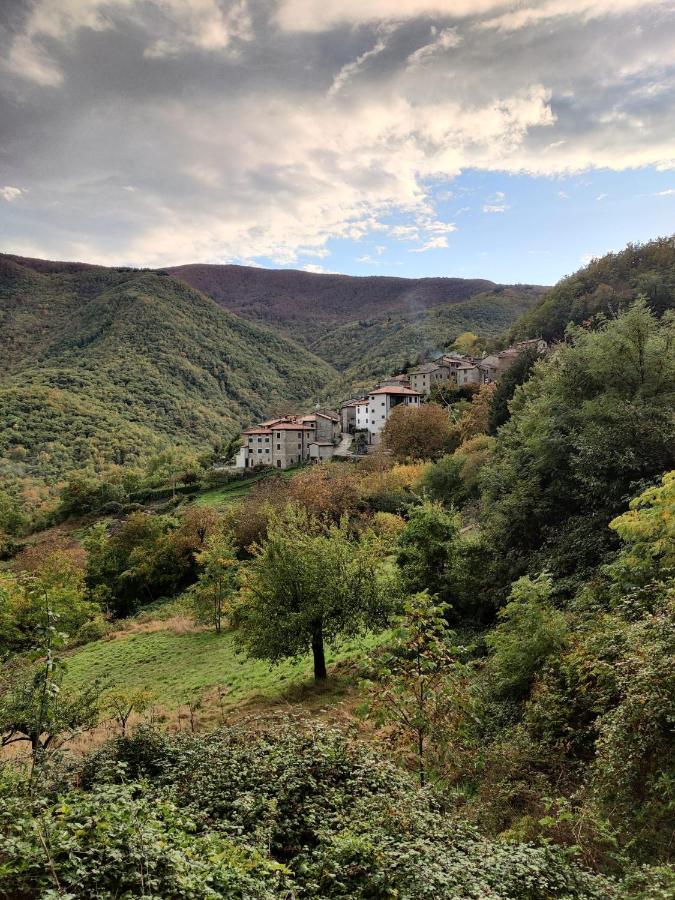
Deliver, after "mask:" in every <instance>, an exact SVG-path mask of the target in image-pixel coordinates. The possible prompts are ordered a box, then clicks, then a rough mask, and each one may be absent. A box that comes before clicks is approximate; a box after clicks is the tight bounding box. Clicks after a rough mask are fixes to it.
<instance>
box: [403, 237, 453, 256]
mask: <svg viewBox="0 0 675 900" xmlns="http://www.w3.org/2000/svg"><path fill="white" fill-rule="evenodd" d="M447 246H448V239H447V238H446V237H443V235H439V236H438V237H433V238H430V239H429V240H428V241H427V242H426V243H424V244H422V246H421V247H410V249H409V250H408V253H426V251H427V250H442V249H443V248H444V247H447Z"/></svg>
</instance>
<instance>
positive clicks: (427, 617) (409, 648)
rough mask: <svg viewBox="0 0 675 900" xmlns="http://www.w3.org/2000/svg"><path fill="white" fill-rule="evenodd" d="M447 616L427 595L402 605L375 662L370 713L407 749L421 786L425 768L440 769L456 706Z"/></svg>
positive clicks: (445, 610)
mask: <svg viewBox="0 0 675 900" xmlns="http://www.w3.org/2000/svg"><path fill="white" fill-rule="evenodd" d="M447 612H448V611H447V609H446V608H445V607H444V606H442V605H438V603H437V601H436V600H435V599H434V598H433V597H430V596H429V594H428V593H427V592H426V591H423V592H422V593H419V594H415V595H414V596H413V597H411V598H410V599H408V600H406V601H405V603H404V604H403V613H402V615H401V616H400V617H399V619H398V622H397V624H396V627H395V628H394V632H393V635H392V638H393V639H392V642H391V645H390V646H389V647H388V648H387V649H386V650H385V651H383V652H382V653H380V654H379V655H378V657H376V660H375V664H376V669H375V673H374V681H373V684H372V689H371V696H372V698H373V702H374V706H375V709H376V710H377V709H379V710H380V711H381V712H382V713H383V714H384V718H385V720H386V721H388V722H390V723H392V725H393V727H394V730H395V733H396V734H397V735H399V736H401V737H403V738H404V740H405V741H406V742H407V743H408V745H409V746H410V748H411V752H412V755H413V757H414V758H415V768H416V769H417V773H418V776H419V780H420V785H421V786H422V787H423V786H424V783H425V781H426V779H427V772H428V769H429V766H430V764H431V765H432V766H433V765H434V763H435V764H436V767H437V768H440V767H441V766H440V760H439V757H441V758H442V755H443V753H444V750H445V747H446V745H447V742H448V739H449V737H450V730H451V719H452V718H453V717H454V714H455V712H456V706H457V704H456V700H455V692H454V691H453V685H452V683H451V677H450V676H451V673H452V670H453V667H454V668H456V667H457V665H456V664H455V665H454V666H453V659H452V656H451V652H450V644H449V639H450V638H451V637H452V634H451V633H450V632H448V629H447V624H446V615H447Z"/></svg>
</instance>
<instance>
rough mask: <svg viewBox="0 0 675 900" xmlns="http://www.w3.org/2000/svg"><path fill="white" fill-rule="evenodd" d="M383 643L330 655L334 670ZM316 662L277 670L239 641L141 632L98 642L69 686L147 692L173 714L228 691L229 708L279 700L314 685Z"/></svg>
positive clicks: (80, 653) (348, 645)
mask: <svg viewBox="0 0 675 900" xmlns="http://www.w3.org/2000/svg"><path fill="white" fill-rule="evenodd" d="M382 640H383V635H372V634H368V635H366V636H364V637H361V638H358V639H354V640H350V641H348V642H345V643H344V644H342V645H341V646H340V647H339V648H338V649H337V650H328V651H327V654H326V659H327V662H328V664H329V665H331V664H334V663H336V662H341V661H344V660H347V659H353V658H356V659H359V658H361V657H362V656H363V655H364V654H365V653H366V652H368V650H370V649H371V648H372V647H374V646H377V645H378V644H379V643H381V641H382ZM311 670H312V666H311V660H310V658H309V657H305V658H303V659H300V660H298V661H294V660H287V661H285V662H283V663H281V664H280V665H278V666H275V667H274V668H271V667H270V666H269V665H268V664H267V663H265V662H261V661H259V660H253V659H248V658H247V657H246V656H244V655H242V654H239V653H237V652H236V648H235V642H234V636H233V635H232V634H229V633H223V634H220V635H218V634H215V632H211V631H208V632H207V631H187V632H185V633H182V634H178V633H175V632H173V631H170V630H165V631H150V632H138V633H131V634H128V635H123V636H120V637H115V638H112V639H109V640H102V641H96V642H94V643H92V644H87V645H86V646H85V647H82V648H81V649H79V650H77V651H75V652H74V653H73V654H72V655H71V656H70V657H69V658H68V665H67V676H66V683H67V684H71V685H73V686H77V687H81V686H83V685H86V684H90V683H91V682H92V681H93V680H95V679H101V680H102V682H104V683H105V684H109V685H110V686H113V685H114V686H115V687H116V688H137V687H142V688H146V689H147V690H149V691H152V692H153V694H154V695H155V696H156V698H157V700H158V702H160V703H161V704H162V705H163V706H165V707H166V708H168V709H172V708H175V707H176V706H178V705H179V704H181V703H184V702H186V701H187V700H189V699H190V698H192V697H194V696H196V695H202V694H205V693H208V692H209V691H210V690H213V689H214V688H215V687H216V686H217V685H223V686H225V687H226V688H227V703H228V704H233V703H239V702H242V701H245V700H249V699H253V698H255V697H263V698H266V699H274V698H275V697H278V696H279V695H280V694H281V693H282V692H284V691H286V690H287V689H288V688H289V687H291V686H295V685H300V684H303V683H305V682H307V681H309V680H311Z"/></svg>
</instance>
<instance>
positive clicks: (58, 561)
mask: <svg viewBox="0 0 675 900" xmlns="http://www.w3.org/2000/svg"><path fill="white" fill-rule="evenodd" d="M45 598H48V602H49V606H50V609H51V611H52V614H53V615H54V616H56V617H57V618H58V621H59V629H60V630H61V631H62V632H63V633H64V634H65V638H64V640H65V641H66V642H67V643H73V642H75V640H76V636H77V635H78V634H79V633H80V631H81V629H82V628H83V627H85V626H86V625H87V624H88V623H90V622H92V621H94V620H95V619H96V618H97V617H98V616H99V613H100V609H99V607H98V605H97V604H96V603H93V602H91V601H90V600H88V599H87V597H86V593H85V587H84V576H83V573H82V571H81V569H79V568H78V567H77V566H75V565H74V564H73V563H72V562H71V561H70V560H69V559H67V558H66V557H64V556H62V555H61V554H59V553H53V554H51V555H50V556H49V557H47V559H46V560H45V561H44V564H43V566H42V569H41V571H40V572H39V574H37V575H33V576H29V575H22V576H18V575H15V574H13V573H11V572H8V571H1V570H0V658H2V656H3V655H5V654H7V653H9V652H20V651H25V650H32V649H33V648H34V647H35V646H36V645H37V644H38V643H39V641H40V640H41V637H42V635H43V631H44V627H45V625H44V610H45V602H46V600H45Z"/></svg>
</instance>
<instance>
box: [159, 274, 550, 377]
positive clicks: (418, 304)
mask: <svg viewBox="0 0 675 900" xmlns="http://www.w3.org/2000/svg"><path fill="white" fill-rule="evenodd" d="M167 271H169V272H171V274H173V275H175V276H176V277H177V278H180V279H182V280H183V281H186V282H187V283H188V284H190V285H192V286H193V287H195V288H197V289H199V290H201V291H203V292H204V293H205V294H208V296H210V297H212V298H213V299H214V300H215V301H216V302H217V303H219V304H221V305H222V306H224V307H225V309H229V310H231V311H232V312H235V313H237V315H241V316H243V317H244V318H246V319H249V320H250V321H253V322H265V323H267V324H269V325H272V326H273V327H274V328H275V329H278V330H280V331H281V333H283V334H287V335H289V336H292V337H293V338H294V339H295V340H297V341H299V342H301V343H302V344H303V345H304V346H306V347H307V348H308V349H310V350H311V351H312V352H314V353H316V354H317V355H318V356H320V357H321V358H322V359H324V360H326V361H327V362H328V363H330V365H332V366H335V367H336V368H337V369H338V370H339V371H340V372H344V374H345V377H346V379H347V383H349V384H351V383H354V384H357V385H360V384H362V383H364V382H366V381H367V382H370V381H372V379H373V378H377V377H381V376H383V375H388V374H390V373H391V372H392V371H393V370H394V369H395V368H397V367H402V366H404V365H405V364H406V363H407V362H410V361H413V362H414V361H415V360H416V359H417V357H418V355H419V354H424V353H429V352H434V351H438V350H440V349H443V348H444V347H446V346H449V345H450V344H451V343H452V342H453V341H454V339H455V338H456V337H457V335H459V334H461V333H462V332H464V331H469V330H470V331H475V332H477V333H478V334H480V335H481V336H483V337H487V338H494V337H497V336H498V335H500V334H502V333H504V332H505V331H506V330H508V328H509V326H510V325H511V324H512V323H513V322H514V320H515V319H517V317H518V316H520V315H522V314H523V313H524V312H525V311H526V310H529V309H530V308H531V307H532V305H533V304H534V303H536V302H537V300H538V298H539V297H540V296H541V292H542V289H541V288H539V287H534V286H532V285H513V286H508V285H496V284H494V283H493V282H491V281H485V280H480V279H462V278H421V279H411V278H386V277H385V278H382V277H364V278H353V277H350V276H347V275H330V274H326V275H316V274H312V273H308V272H297V271H293V270H282V271H266V270H264V269H249V268H246V267H243V266H208V265H194V266H178V267H177V268H173V269H168V270H167ZM368 386H370V385H368Z"/></svg>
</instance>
